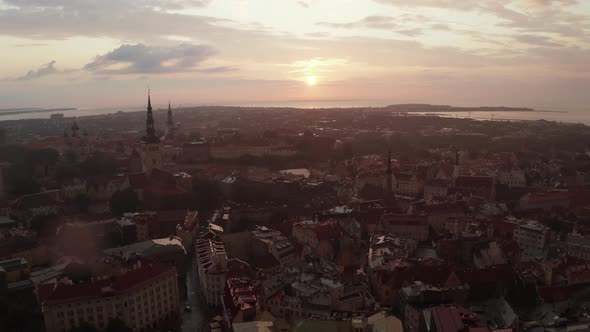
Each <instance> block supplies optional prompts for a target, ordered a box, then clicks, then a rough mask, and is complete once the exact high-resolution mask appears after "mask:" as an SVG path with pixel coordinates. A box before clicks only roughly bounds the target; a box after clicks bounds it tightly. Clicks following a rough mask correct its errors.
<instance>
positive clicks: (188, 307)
mask: <svg viewBox="0 0 590 332" xmlns="http://www.w3.org/2000/svg"><path fill="white" fill-rule="evenodd" d="M192 309H193V308H191V306H190V305H188V304H187V305H185V306H184V311H186V312H191V310H192Z"/></svg>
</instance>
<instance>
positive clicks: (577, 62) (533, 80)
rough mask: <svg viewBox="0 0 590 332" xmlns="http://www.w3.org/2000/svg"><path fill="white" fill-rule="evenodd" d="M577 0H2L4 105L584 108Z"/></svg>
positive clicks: (589, 47) (581, 17) (588, 78)
mask: <svg viewBox="0 0 590 332" xmlns="http://www.w3.org/2000/svg"><path fill="white" fill-rule="evenodd" d="M589 30H590V4H589V3H587V2H582V1H575V0H554V1H551V0H502V1H475V0H474V1H461V2H458V1H448V0H421V1H403V0H365V1H331V0H325V1H321V0H315V1H314V0H308V1H295V0H293V1H291V0H288V1H287V0H285V1H276V2H273V3H268V2H267V1H262V0H251V1H166V2H164V1H158V0H133V1H101V2H93V1H75V2H72V1H64V0H60V1H53V2H51V3H48V2H47V1H41V0H28V1H21V0H3V1H0V43H1V45H3V46H2V47H1V48H0V50H1V52H2V54H3V58H4V59H5V61H3V62H2V63H0V91H1V92H0V100H1V101H0V108H11V107H43V106H46V107H63V106H75V107H81V108H92V107H109V106H131V105H134V106H135V105H138V103H137V100H140V99H139V98H142V97H143V96H144V95H145V91H146V89H147V87H148V86H151V87H152V88H153V89H154V90H156V91H158V96H159V98H158V99H159V100H160V103H161V104H159V105H160V106H163V105H164V104H165V103H166V102H167V101H168V99H172V100H173V103H182V104H185V105H199V104H209V103H216V104H224V103H225V104H231V103H237V102H265V101H268V102H281V101H292V100H296V101H298V100H332V99H356V100H384V101H388V102H393V103H410V102H424V103H445V104H455V105H466V106H474V105H506V106H516V107H518V106H528V107H535V108H541V109H552V110H574V111H575V110H584V109H585V107H586V105H587V104H588V102H589V98H588V97H587V94H586V93H585V90H586V89H587V87H588V86H590V67H589V64H588V61H587V59H588V58H590V41H589V39H588V32H589ZM107 95H108V98H105V96H107Z"/></svg>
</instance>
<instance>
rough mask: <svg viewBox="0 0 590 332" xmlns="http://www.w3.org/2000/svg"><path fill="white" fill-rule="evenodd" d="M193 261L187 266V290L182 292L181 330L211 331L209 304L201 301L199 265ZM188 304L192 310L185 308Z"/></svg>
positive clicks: (194, 331) (187, 331)
mask: <svg viewBox="0 0 590 332" xmlns="http://www.w3.org/2000/svg"><path fill="white" fill-rule="evenodd" d="M193 261H194V260H192V259H191V260H190V263H189V266H188V267H187V271H188V272H187V275H186V286H185V290H186V292H185V293H183V294H182V295H183V296H182V299H181V303H180V307H181V309H180V310H181V313H182V325H181V330H182V331H183V332H205V331H209V326H208V324H209V315H208V313H207V306H206V305H205V304H204V303H202V301H201V294H200V288H199V286H200V285H199V281H198V273H197V266H196V264H194V263H193ZM187 304H188V305H189V306H190V307H191V311H190V312H186V311H185V310H184V307H185V305H187Z"/></svg>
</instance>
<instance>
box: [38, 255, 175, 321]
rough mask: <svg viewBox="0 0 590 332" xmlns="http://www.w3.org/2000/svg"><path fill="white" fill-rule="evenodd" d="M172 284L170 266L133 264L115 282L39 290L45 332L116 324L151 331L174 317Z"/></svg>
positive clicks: (49, 286)
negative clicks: (112, 321) (83, 323)
mask: <svg viewBox="0 0 590 332" xmlns="http://www.w3.org/2000/svg"><path fill="white" fill-rule="evenodd" d="M177 280H178V278H177V273H176V268H175V267H174V266H169V265H166V264H162V263H156V262H150V263H145V264H143V265H142V264H141V262H139V263H136V265H134V267H133V269H131V270H129V271H127V272H125V273H123V274H121V275H118V276H113V277H108V278H107V277H105V278H99V279H98V280H94V281H91V282H86V283H81V284H74V283H71V282H70V283H58V284H51V283H49V284H42V285H40V294H42V295H41V299H40V300H41V306H42V311H43V317H44V321H45V329H46V331H48V332H58V331H69V330H71V329H73V328H75V327H77V326H80V324H81V323H82V322H85V323H88V324H90V325H91V326H94V327H96V328H97V329H98V330H101V331H102V330H104V329H105V328H106V327H107V325H108V323H109V321H110V320H112V319H114V318H119V319H121V320H123V321H124V322H125V324H126V325H127V326H129V327H130V328H131V329H132V330H134V331H140V330H155V329H157V328H158V327H159V326H161V324H162V323H163V322H164V321H166V320H172V319H175V318H176V317H177V315H178V301H179V299H178V281H177Z"/></svg>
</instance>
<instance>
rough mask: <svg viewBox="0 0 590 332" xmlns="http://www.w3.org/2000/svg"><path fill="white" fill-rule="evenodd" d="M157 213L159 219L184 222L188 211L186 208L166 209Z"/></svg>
mask: <svg viewBox="0 0 590 332" xmlns="http://www.w3.org/2000/svg"><path fill="white" fill-rule="evenodd" d="M157 214H158V220H159V221H164V222H165V221H178V222H183V221H184V220H185V218H186V214H187V211H186V210H164V211H158V212H157Z"/></svg>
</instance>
